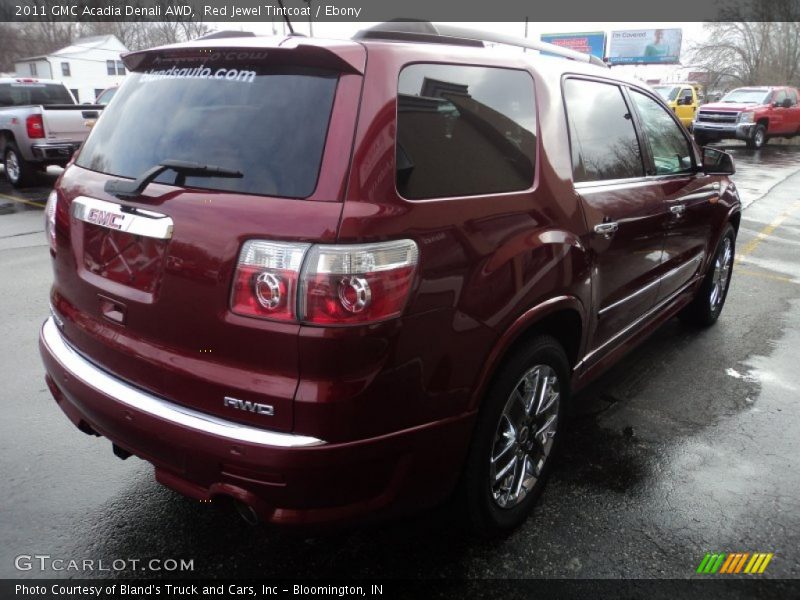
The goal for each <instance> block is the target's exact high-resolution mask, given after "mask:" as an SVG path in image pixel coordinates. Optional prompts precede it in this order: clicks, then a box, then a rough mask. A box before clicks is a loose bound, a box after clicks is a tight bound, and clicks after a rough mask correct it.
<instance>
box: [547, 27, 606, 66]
mask: <svg viewBox="0 0 800 600" xmlns="http://www.w3.org/2000/svg"><path fill="white" fill-rule="evenodd" d="M540 37H541V40H542V41H543V42H547V43H548V44H554V45H556V46H561V47H562V48H568V49H570V50H575V52H583V53H584V54H591V55H592V56H596V57H597V58H599V59H600V60H602V59H603V54H604V53H605V49H606V34H605V32H603V31H593V32H591V33H544V34H542V35H541V36H540ZM543 54H547V52H544V53H543Z"/></svg>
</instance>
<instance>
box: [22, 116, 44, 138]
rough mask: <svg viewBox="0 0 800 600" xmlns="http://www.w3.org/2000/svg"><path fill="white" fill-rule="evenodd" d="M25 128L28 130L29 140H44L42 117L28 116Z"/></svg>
mask: <svg viewBox="0 0 800 600" xmlns="http://www.w3.org/2000/svg"><path fill="white" fill-rule="evenodd" d="M25 128H26V129H27V130H28V137H29V138H31V139H35V138H43V137H44V121H42V115H28V118H27V119H25Z"/></svg>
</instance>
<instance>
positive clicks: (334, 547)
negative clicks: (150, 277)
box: [0, 145, 800, 579]
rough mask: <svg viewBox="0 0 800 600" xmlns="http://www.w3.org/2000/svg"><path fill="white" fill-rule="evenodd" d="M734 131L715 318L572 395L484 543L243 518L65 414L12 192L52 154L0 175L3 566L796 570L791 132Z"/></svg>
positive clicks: (796, 342) (30, 232)
mask: <svg viewBox="0 0 800 600" xmlns="http://www.w3.org/2000/svg"><path fill="white" fill-rule="evenodd" d="M727 148H728V149H731V150H732V152H733V153H734V157H735V160H736V162H737V166H738V173H737V175H736V176H735V180H736V182H737V185H738V187H739V189H740V190H741V192H742V194H743V196H744V201H745V203H746V204H749V206H748V208H747V209H746V211H745V214H744V219H743V222H742V226H741V230H740V233H739V240H738V246H737V251H738V253H739V258H738V262H737V265H736V267H735V269H734V275H733V281H732V284H731V288H730V293H729V296H728V300H727V304H726V306H725V310H724V312H723V314H722V318H721V319H720V321H719V323H718V324H717V325H716V326H714V327H712V328H711V329H708V330H705V331H697V330H694V329H691V328H688V327H685V326H684V325H682V324H681V323H679V322H678V321H677V320H672V321H670V322H669V323H667V324H666V325H665V326H664V327H662V328H661V329H660V330H659V331H658V332H657V333H656V334H655V336H653V337H652V338H651V339H650V340H648V341H647V342H645V343H644V344H643V345H642V346H640V347H639V349H638V350H636V351H635V352H634V353H633V354H631V355H629V356H628V357H627V358H626V359H624V360H623V361H622V362H621V363H620V364H618V365H617V366H616V367H615V368H613V369H612V370H611V371H610V372H608V373H607V374H606V375H604V376H603V377H602V379H601V380H600V381H598V382H597V383H596V384H594V385H592V386H591V389H589V390H588V391H586V392H585V393H583V394H582V395H581V396H580V397H579V398H578V401H579V402H578V408H577V414H576V415H575V417H574V419H573V420H572V422H571V424H570V428H569V430H568V432H567V436H566V440H565V444H564V451H563V454H562V456H561V457H560V460H559V462H558V464H557V466H556V468H555V470H554V473H553V476H552V478H551V480H550V483H549V485H548V487H547V489H546V490H545V492H544V495H543V496H542V498H541V501H540V503H539V505H538V507H537V509H536V511H535V513H534V514H533V516H532V517H531V518H530V519H529V520H528V521H527V523H526V524H525V525H524V526H523V527H522V528H521V529H520V530H519V531H517V532H515V533H514V534H513V535H511V536H510V537H508V538H507V539H505V540H502V541H495V542H491V543H487V542H480V541H476V540H473V539H470V538H469V537H467V536H465V535H464V534H463V533H462V531H461V529H460V527H459V525H458V523H457V522H456V521H454V520H453V518H452V517H451V516H450V511H448V510H447V509H446V508H445V509H437V510H434V511H431V512H429V513H426V514H423V515H419V516H416V517H413V518H407V519H404V520H402V521H395V522H389V523H380V524H371V525H363V526H359V527H356V528H354V529H350V530H347V531H342V532H338V533H333V534H325V535H316V536H306V535H297V534H289V533H285V532H280V531H274V530H270V529H265V528H252V527H248V526H247V525H245V524H244V523H243V522H241V521H240V519H239V518H238V517H236V516H235V515H234V514H233V513H231V512H226V511H222V510H219V509H216V508H214V507H212V506H209V505H204V504H201V503H198V502H196V501H192V500H189V499H186V498H183V497H181V496H179V495H178V494H176V493H173V492H171V491H169V490H167V489H165V488H162V487H161V486H159V485H158V484H156V483H155V481H154V480H153V477H152V469H151V468H150V466H149V465H148V464H147V463H144V462H142V461H140V460H138V459H136V458H132V459H130V460H127V461H125V462H122V461H120V460H119V459H117V458H116V457H114V456H113V455H112V453H111V446H110V443H109V442H108V441H107V440H104V439H101V438H92V437H89V436H86V435H84V434H82V433H80V432H79V431H77V430H76V429H75V428H74V427H73V426H72V425H71V424H70V423H69V422H68V421H67V419H66V418H65V417H64V415H63V414H62V413H61V411H60V410H59V409H58V408H57V407H56V405H55V403H54V402H53V400H52V398H51V396H50V393H49V392H48V391H47V389H46V387H45V384H44V381H43V370H42V367H41V364H40V360H39V356H38V351H37V348H36V339H37V332H38V328H39V325H40V323H41V322H42V320H43V319H44V317H45V315H46V314H47V291H48V287H49V284H50V278H51V273H50V264H49V263H50V259H49V256H48V252H47V247H46V243H45V240H44V236H43V234H42V232H41V230H42V214H41V210H40V209H39V208H38V207H36V206H33V205H29V204H25V203H21V202H16V201H12V200H10V199H8V198H7V196H13V197H14V198H15V199H22V200H25V201H28V202H32V203H33V204H37V203H38V202H41V201H43V200H44V198H45V197H46V195H47V192H48V191H49V190H48V188H49V186H51V185H52V182H53V181H54V179H55V176H56V171H55V170H52V171H51V173H50V174H49V175H48V176H47V177H45V178H43V180H42V181H41V184H42V185H41V186H40V187H38V188H35V189H33V190H28V191H27V192H25V193H24V194H20V193H19V192H17V191H12V189H11V188H10V187H9V186H8V185H7V183H6V182H5V179H4V175H2V174H0V272H1V273H2V277H0V302H2V316H0V340H2V342H0V343H2V371H3V375H4V376H3V381H4V383H3V386H2V388H0V402H1V404H0V406H2V410H3V416H2V419H0V472H2V475H3V483H4V485H3V490H4V492H5V493H4V503H3V504H4V506H3V509H2V512H1V513H0V538H1V539H2V540H3V542H4V543H3V544H2V545H0V577H46V576H53V575H54V573H52V572H39V571H38V570H32V571H26V572H19V571H17V570H16V569H15V568H14V557H15V556H17V555H19V554H37V553H38V554H49V555H51V556H53V557H61V558H79V559H83V558H90V559H94V560H98V559H103V560H105V561H107V562H109V563H110V562H111V561H112V560H114V559H117V558H142V559H147V558H151V557H155V558H161V559H166V558H174V559H193V560H194V572H193V573H191V574H192V575H197V576H214V577H262V576H263V577H292V578H311V577H313V578H317V577H322V578H330V577H336V578H345V579H346V578H352V577H377V578H384V577H389V578H398V577H403V578H405V577H408V578H430V577H432V578H439V577H453V578H462V577H465V578H479V577H486V578H520V577H567V578H569V577H579V578H589V577H597V578H606V577H611V578H617V577H647V578H661V577H670V578H686V577H697V576H696V575H694V573H695V570H696V568H697V566H698V564H699V563H700V561H701V559H702V558H703V556H704V554H705V553H706V552H716V551H721V552H773V553H774V555H775V556H774V558H773V559H772V562H771V563H770V565H769V568H768V569H767V572H766V573H765V575H763V576H761V577H772V578H776V577H783V578H800V493H799V492H798V490H800V468H799V467H800V406H798V397H800V368H799V367H800V360H798V350H797V349H798V348H800V258H798V257H799V256H800V193H799V192H798V190H800V146H767V147H766V148H764V149H763V150H761V151H760V152H752V151H749V150H747V149H746V148H744V146H739V145H731V146H728V147H727ZM759 233H761V236H760V237H759ZM55 575H57V576H71V577H76V576H78V574H76V573H69V574H65V573H61V574H58V573H56V574H55ZM85 575H87V576H108V573H86V574H85ZM119 575H124V576H132V577H138V576H158V575H159V573H138V572H130V571H124V572H122V573H119Z"/></svg>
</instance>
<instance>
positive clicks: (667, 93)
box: [653, 85, 680, 102]
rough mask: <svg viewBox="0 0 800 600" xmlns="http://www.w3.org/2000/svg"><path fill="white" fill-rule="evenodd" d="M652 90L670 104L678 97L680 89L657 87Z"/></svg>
mask: <svg viewBox="0 0 800 600" xmlns="http://www.w3.org/2000/svg"><path fill="white" fill-rule="evenodd" d="M653 89H654V90H655V91H656V92H657V93H658V95H659V96H661V97H662V98H663V99H664V100H666V101H667V102H672V101H673V100H675V98H676V97H677V95H678V90H679V89H680V87H678V86H675V85H657V86H654V87H653Z"/></svg>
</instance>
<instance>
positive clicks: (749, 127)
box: [692, 121, 756, 140]
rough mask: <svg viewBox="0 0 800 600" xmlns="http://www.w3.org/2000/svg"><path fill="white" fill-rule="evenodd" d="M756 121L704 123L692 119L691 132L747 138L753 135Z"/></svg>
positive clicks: (725, 137) (711, 136)
mask: <svg viewBox="0 0 800 600" xmlns="http://www.w3.org/2000/svg"><path fill="white" fill-rule="evenodd" d="M755 127H756V123H725V124H721V123H720V124H717V123H706V122H703V121H694V125H693V126H692V133H695V134H698V133H699V134H702V135H704V136H706V137H710V138H718V139H737V140H748V139H750V137H751V136H752V135H753V130H754V129H755Z"/></svg>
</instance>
